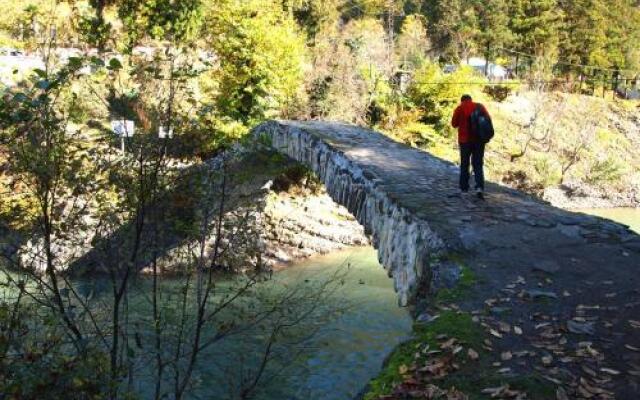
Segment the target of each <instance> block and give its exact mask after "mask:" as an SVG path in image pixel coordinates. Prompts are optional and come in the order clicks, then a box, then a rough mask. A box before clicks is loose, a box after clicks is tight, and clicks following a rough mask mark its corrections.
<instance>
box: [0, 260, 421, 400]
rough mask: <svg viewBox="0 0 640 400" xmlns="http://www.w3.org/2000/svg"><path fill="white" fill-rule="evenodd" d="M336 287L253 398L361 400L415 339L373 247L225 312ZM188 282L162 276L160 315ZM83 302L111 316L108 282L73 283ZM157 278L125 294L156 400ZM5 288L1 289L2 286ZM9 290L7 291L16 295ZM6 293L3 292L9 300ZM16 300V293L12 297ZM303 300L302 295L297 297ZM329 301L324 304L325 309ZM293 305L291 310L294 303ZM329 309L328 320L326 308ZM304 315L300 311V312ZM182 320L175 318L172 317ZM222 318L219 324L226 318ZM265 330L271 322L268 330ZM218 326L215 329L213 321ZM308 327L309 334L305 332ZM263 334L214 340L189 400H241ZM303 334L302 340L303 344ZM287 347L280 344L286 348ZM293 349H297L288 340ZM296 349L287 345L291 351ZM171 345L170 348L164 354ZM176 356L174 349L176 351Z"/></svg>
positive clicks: (141, 380) (291, 275) (143, 374)
mask: <svg viewBox="0 0 640 400" xmlns="http://www.w3.org/2000/svg"><path fill="white" fill-rule="evenodd" d="M327 281H332V282H334V283H335V285H334V286H335V287H336V292H335V293H333V294H332V295H331V296H330V298H327V299H324V300H322V303H321V304H322V306H321V307H320V309H321V310H322V312H318V313H316V314H314V316H313V318H311V321H305V322H303V323H301V324H300V326H299V327H296V328H295V329H293V330H292V331H291V332H289V333H288V335H291V337H292V339H291V340H292V341H291V342H287V340H288V339H285V340H284V341H283V342H281V343H280V344H279V348H277V351H278V352H279V353H275V352H274V354H279V355H278V357H280V358H275V357H274V362H273V363H272V364H273V366H272V367H270V369H269V370H268V371H267V372H266V373H265V375H264V377H263V379H262V380H261V381H260V384H259V385H258V388H259V390H257V391H256V393H255V394H254V395H253V396H252V398H255V399H259V400H276V399H278V400H296V399H301V400H302V399H304V400H312V399H324V400H344V399H350V398H353V397H354V396H356V395H357V394H358V393H359V392H360V391H361V390H362V389H363V388H364V386H365V385H366V384H367V383H368V382H369V381H370V380H371V379H372V378H373V377H375V376H376V375H377V374H378V372H379V371H380V369H381V367H382V363H383V361H384V359H385V357H386V356H387V355H388V354H390V353H391V351H392V350H393V349H394V348H395V347H396V346H397V345H398V344H399V343H400V342H401V341H403V340H405V339H406V338H407V337H408V336H409V335H410V333H411V326H412V320H411V318H410V316H409V313H408V311H407V310H406V309H403V308H400V307H398V306H397V301H398V300H397V296H396V294H395V292H394V290H393V280H392V279H391V278H389V277H388V276H387V273H386V271H385V270H384V269H383V268H382V267H381V266H380V264H379V263H378V261H377V256H376V252H375V250H374V249H372V248H357V249H351V250H347V251H343V252H336V253H333V254H330V255H326V256H321V257H315V258H312V259H309V260H306V261H303V262H299V263H296V264H294V265H292V266H290V267H288V268H287V269H285V270H282V271H279V272H276V273H274V276H273V279H272V280H271V281H269V282H267V283H265V284H264V286H263V287H261V289H258V291H257V292H256V294H255V297H251V296H248V297H247V298H246V299H245V300H243V301H240V302H238V306H237V307H235V308H233V309H231V310H230V311H226V312H228V315H227V317H228V316H229V315H231V316H235V315H236V314H235V313H239V314H238V315H244V314H241V313H242V311H241V310H242V309H243V308H247V307H249V308H250V307H252V306H251V302H253V301H254V300H252V299H260V300H255V304H257V308H260V307H269V304H271V303H272V302H277V301H280V300H281V297H279V296H281V295H282V293H288V292H289V291H291V290H296V289H299V290H301V292H300V293H303V294H306V293H314V290H316V288H317V287H319V286H320V285H322V284H323V283H324V282H327ZM184 282H185V280H184V279H182V280H181V279H175V278H168V277H163V278H162V282H161V293H162V295H161V296H162V299H164V305H163V306H162V307H163V308H162V309H161V313H163V314H164V315H173V314H175V313H176V312H177V311H178V307H179V304H180V302H179V299H178V300H176V296H178V297H179V296H181V295H180V294H179V293H180V291H181V288H182V287H183V286H182V285H183V284H184ZM233 285H234V282H233V281H231V280H226V281H224V280H223V281H219V283H218V285H217V290H218V295H217V296H222V295H224V293H225V291H227V289H229V288H231V287H232V286H233ZM74 287H75V290H76V291H77V292H78V293H80V295H81V296H83V297H85V296H86V297H87V298H92V299H94V300H93V302H94V306H95V309H96V310H97V311H98V312H100V311H104V312H106V310H108V309H109V308H110V306H109V301H110V300H109V299H110V295H109V293H110V290H111V289H110V283H109V281H108V280H106V279H101V278H91V279H86V280H82V281H76V282H74ZM150 287H151V280H150V279H148V278H141V279H138V281H137V282H136V283H135V284H134V285H133V287H132V289H131V291H130V296H129V302H128V304H129V309H130V310H131V319H132V320H135V321H138V322H134V323H133V325H132V328H131V329H133V330H135V332H136V335H139V338H140V340H139V342H138V344H137V345H132V351H135V352H136V355H137V357H138V361H137V363H136V365H134V366H133V367H134V369H136V370H138V374H137V376H138V378H136V383H135V384H134V386H135V391H136V392H138V393H140V394H142V398H151V397H152V396H151V393H152V390H153V389H152V388H153V376H154V374H155V372H156V369H155V363H154V359H153V357H154V356H153V354H154V353H153V348H152V343H153V340H154V339H153V335H152V330H151V329H150V326H151V321H150V317H151V315H152V314H151V311H150V310H151V305H150V298H149V293H150ZM3 292H4V290H3ZM10 292H11V291H10ZM10 292H7V293H0V295H2V297H3V298H4V297H5V295H8V294H11V293H10ZM9 297H11V296H9ZM298 299H304V295H303V296H300V297H298ZM325 301H326V303H325ZM291 303H294V304H292V307H291V308H293V309H294V310H295V309H296V306H298V305H297V304H295V301H294V302H289V303H286V304H291ZM325 309H326V310H328V311H327V312H326V313H325V314H323V312H324V310H325ZM298 312H299V310H298ZM176 315H179V314H176ZM221 320H222V319H221ZM265 325H268V323H267V324H265ZM216 326H217V325H216ZM165 330H166V332H164V335H165V336H166V339H167V340H168V342H167V343H170V342H171V340H172V339H171V338H172V337H173V335H174V333H173V332H172V330H175V328H173V325H171V326H167V327H166V328H165ZM215 330H216V328H215V327H213V326H212V327H211V328H210V330H209V331H208V332H206V333H205V336H206V335H208V337H209V338H210V337H212V336H213V335H215V334H216V332H215ZM307 331H308V332H307ZM311 332H314V333H315V334H314V335H311V334H310V333H311ZM266 335H268V333H265V332H264V331H261V330H260V329H247V330H246V331H245V332H242V333H240V334H238V335H234V336H231V337H229V338H226V339H225V340H222V341H220V342H217V343H216V344H215V345H214V346H211V347H210V348H208V349H207V350H206V351H205V352H204V353H202V354H201V357H200V359H199V362H198V364H197V366H196V370H195V371H194V385H193V387H192V388H191V391H190V393H189V395H188V396H187V398H190V399H221V400H222V399H228V398H238V397H237V396H234V395H233V394H232V393H237V390H238V387H240V386H242V385H239V384H238V381H237V380H238V377H240V376H243V374H244V375H245V376H251V372H252V368H255V366H256V365H257V363H258V361H259V360H261V357H262V352H263V351H264V348H263V345H264V343H265V342H266V340H265V336H266ZM301 337H302V338H305V339H304V341H301V342H298V340H299V338H301ZM282 343H284V344H282ZM290 343H291V344H290ZM288 346H290V348H288ZM169 349H170V347H167V351H172V350H169ZM171 354H172V353H171ZM171 384H172V381H170V376H169V375H167V376H166V379H165V383H164V385H166V389H167V390H170V388H171V386H170V385H171Z"/></svg>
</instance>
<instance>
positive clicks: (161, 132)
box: [158, 126, 173, 139]
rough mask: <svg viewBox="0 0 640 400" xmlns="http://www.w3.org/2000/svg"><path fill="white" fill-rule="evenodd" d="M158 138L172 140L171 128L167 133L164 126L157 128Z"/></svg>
mask: <svg viewBox="0 0 640 400" xmlns="http://www.w3.org/2000/svg"><path fill="white" fill-rule="evenodd" d="M158 137H159V138H160V139H172V138H173V128H171V129H169V131H168V132H167V127H166V126H161V127H160V128H158Z"/></svg>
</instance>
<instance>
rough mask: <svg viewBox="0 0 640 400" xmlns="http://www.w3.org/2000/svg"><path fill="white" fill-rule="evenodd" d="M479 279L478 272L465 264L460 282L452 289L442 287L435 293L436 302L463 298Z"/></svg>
mask: <svg viewBox="0 0 640 400" xmlns="http://www.w3.org/2000/svg"><path fill="white" fill-rule="evenodd" d="M477 281H478V278H477V276H476V274H475V273H474V272H473V271H472V270H471V269H470V268H469V267H467V266H464V265H463V266H462V271H461V273H460V281H458V284H457V285H456V286H455V287H453V288H451V289H440V290H439V291H438V292H437V293H436V295H435V301H436V304H440V303H452V302H455V301H459V300H461V299H462V298H464V297H465V296H466V295H468V294H469V292H470V291H471V289H472V288H473V287H474V286H475V284H476V282H477Z"/></svg>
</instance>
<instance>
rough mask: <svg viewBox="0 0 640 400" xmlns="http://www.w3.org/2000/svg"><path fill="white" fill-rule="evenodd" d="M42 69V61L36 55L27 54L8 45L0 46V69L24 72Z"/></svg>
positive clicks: (43, 66)
mask: <svg viewBox="0 0 640 400" xmlns="http://www.w3.org/2000/svg"><path fill="white" fill-rule="evenodd" d="M36 68H38V69H44V68H45V65H44V61H42V58H40V57H37V56H27V55H25V54H24V53H23V52H22V51H20V50H17V49H12V48H8V47H3V48H0V69H2V70H8V71H16V70H17V71H18V72H20V73H24V72H27V71H31V70H34V69H36Z"/></svg>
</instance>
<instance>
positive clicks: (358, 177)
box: [254, 121, 451, 306]
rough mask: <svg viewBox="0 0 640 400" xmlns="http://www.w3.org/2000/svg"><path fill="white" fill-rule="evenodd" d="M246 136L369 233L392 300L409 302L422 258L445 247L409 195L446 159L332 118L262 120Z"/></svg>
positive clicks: (421, 275) (424, 272)
mask: <svg viewBox="0 0 640 400" xmlns="http://www.w3.org/2000/svg"><path fill="white" fill-rule="evenodd" d="M254 134H255V135H258V136H263V137H266V138H268V140H269V141H270V143H271V146H272V147H273V148H275V149H276V150H278V151H280V152H282V153H284V154H286V155H287V156H289V157H291V158H293V159H295V160H297V161H298V162H301V163H303V164H305V165H306V166H307V167H309V168H310V169H311V170H312V171H313V172H314V173H315V174H316V175H317V176H318V177H319V179H320V180H321V181H322V182H324V184H325V186H326V190H327V192H328V193H329V195H330V196H331V197H332V198H333V199H334V201H336V202H337V203H339V204H341V205H343V206H345V207H346V208H347V209H348V210H349V212H351V213H352V215H353V216H354V217H355V218H356V219H357V220H358V221H359V223H360V224H362V225H363V227H364V229H365V232H366V233H367V235H368V236H370V237H371V239H372V243H373V245H374V247H375V248H376V249H377V251H378V258H379V261H380V263H381V264H382V265H383V266H384V267H385V269H386V270H387V271H388V273H389V275H390V276H391V277H392V278H393V280H394V287H395V290H396V292H397V293H398V296H399V303H400V304H401V305H403V306H404V305H408V304H410V303H411V302H412V300H413V299H414V298H415V295H416V293H417V292H418V291H419V290H420V289H421V285H423V284H425V283H428V279H427V277H428V276H429V274H430V272H431V271H430V268H429V266H430V260H433V259H435V258H437V257H438V256H441V255H443V254H444V252H445V251H446V250H447V245H446V241H445V240H444V239H443V238H442V237H441V236H440V235H438V233H436V232H435V231H434V230H433V229H431V227H430V225H429V223H428V222H427V220H426V219H425V218H423V216H421V215H420V205H421V202H420V199H419V196H418V197H416V195H420V191H421V189H423V188H426V187H428V186H429V184H431V183H433V181H434V179H436V178H437V176H438V175H439V174H437V173H436V174H434V172H435V171H440V172H441V173H445V174H446V175H450V173H451V165H448V164H446V163H444V162H442V161H440V160H438V159H435V158H433V157H431V156H428V154H426V153H424V152H421V151H418V150H415V149H412V148H410V147H408V146H405V145H402V144H399V143H396V142H394V141H392V140H391V139H389V138H387V137H385V136H383V135H381V134H379V133H377V132H374V131H371V130H368V129H364V128H359V127H355V126H349V125H343V124H338V123H326V122H292V121H286V122H281V121H269V122H266V123H263V124H262V125H260V126H258V127H257V128H255V130H254ZM398 155H401V157H398V158H396V157H397V156H398ZM425 161H427V162H428V163H429V166H428V168H427V166H426V165H423V164H424V162H425ZM414 163H415V164H414ZM434 169H435V171H434ZM427 171H428V173H429V174H430V175H431V176H427ZM447 172H448V173H447ZM425 205H426V204H425Z"/></svg>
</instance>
